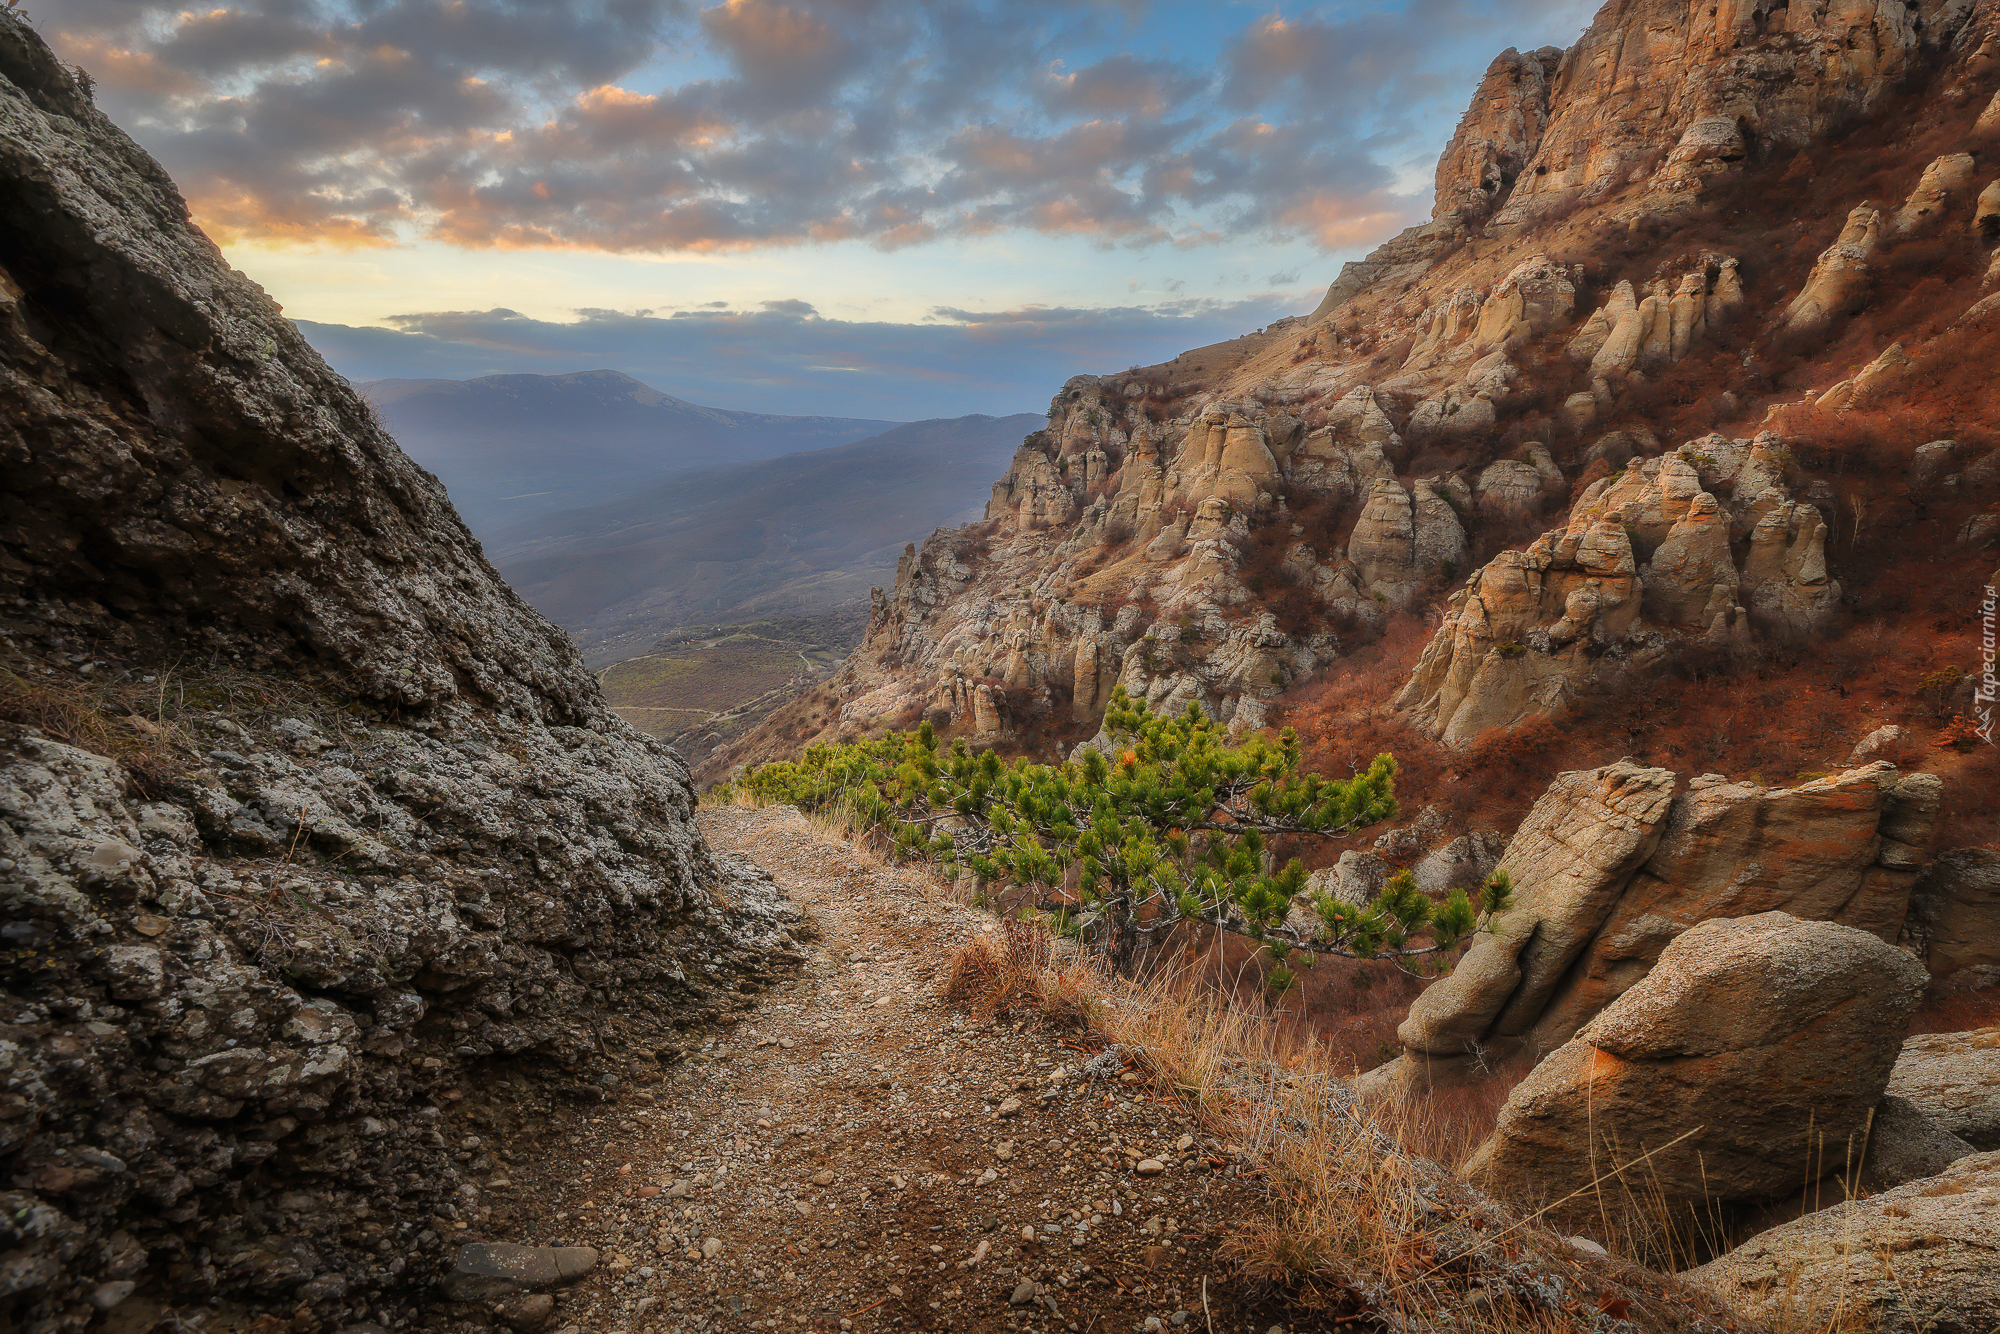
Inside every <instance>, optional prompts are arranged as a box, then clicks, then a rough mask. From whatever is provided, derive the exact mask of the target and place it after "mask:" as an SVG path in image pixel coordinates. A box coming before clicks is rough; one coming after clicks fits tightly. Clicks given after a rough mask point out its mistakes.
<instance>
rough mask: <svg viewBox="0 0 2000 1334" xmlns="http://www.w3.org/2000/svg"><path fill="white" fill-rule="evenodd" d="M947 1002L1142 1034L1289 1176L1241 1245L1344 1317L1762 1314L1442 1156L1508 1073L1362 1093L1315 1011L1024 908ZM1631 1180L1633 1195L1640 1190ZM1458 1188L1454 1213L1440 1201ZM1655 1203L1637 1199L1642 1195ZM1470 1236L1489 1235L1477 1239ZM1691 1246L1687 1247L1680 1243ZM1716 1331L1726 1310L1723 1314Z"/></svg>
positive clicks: (977, 942) (1558, 1319) (1332, 1318)
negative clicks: (1630, 1255) (1118, 952)
mask: <svg viewBox="0 0 2000 1334" xmlns="http://www.w3.org/2000/svg"><path fill="white" fill-rule="evenodd" d="M945 997H946V999H947V1000H949V1001H951V1002H953V1003H955V1004H959V1005H962V1006H965V1007H966V1008H968V1009H970V1010H973V1011H975V1012H976V1013H979V1014H981V1015H984V1016H993V1015H1008V1016H1012V1017H1035V1018H1038V1019H1039V1020H1041V1021H1042V1022H1045V1023H1048V1024H1050V1025H1052V1026H1055V1027H1057V1028H1060V1029H1062V1030H1064V1031H1068V1032H1072V1033H1075V1034H1078V1035H1080V1036H1081V1037H1083V1038H1084V1039H1085V1040H1086V1041H1087V1042H1088V1043H1090V1044H1092V1045H1108V1044H1114V1043H1115V1044H1118V1045H1119V1046H1121V1047H1123V1048H1124V1050H1125V1054H1126V1057H1127V1059H1128V1060H1130V1061H1132V1062H1133V1063H1134V1064H1135V1066H1136V1068H1137V1070H1138V1071H1139V1072H1140V1073H1141V1074H1142V1076H1143V1077H1145V1078H1147V1079H1148V1080H1150V1082H1151V1083H1152V1084H1153V1085H1154V1087H1155V1088H1157V1089H1159V1090H1162V1091H1164V1092H1166V1093H1167V1094H1168V1095H1170V1096H1172V1097H1174V1098H1176V1099H1178V1100H1179V1101H1180V1102H1181V1103H1183V1104H1184V1105H1185V1106H1186V1107H1187V1108H1188V1109H1189V1110H1190V1111H1191V1112H1192V1113H1194V1114H1195V1115H1197V1116H1199V1117H1201V1118H1202V1119H1203V1120H1204V1121H1205V1122H1206V1123H1207V1125H1208V1126H1209V1127H1210V1129H1211V1130H1212V1131H1213V1132H1214V1133H1215V1134H1216V1135H1217V1136H1218V1137H1220V1138H1222V1139H1224V1140H1225V1141H1227V1142H1229V1143H1230V1144H1232V1145H1235V1146H1240V1147H1241V1148H1242V1149H1244V1150H1245V1151H1247V1152H1248V1153H1249V1154H1250V1155H1251V1156H1252V1157H1253V1158H1254V1159H1255V1160H1256V1161H1257V1162H1258V1163H1259V1165H1260V1166H1261V1168H1262V1169H1263V1170H1264V1171H1265V1172H1267V1173H1268V1174H1269V1178H1270V1193H1269V1197H1268V1199H1269V1205H1268V1209H1267V1210H1265V1211H1262V1212H1258V1213H1253V1214H1250V1215H1248V1216H1246V1217H1242V1218H1239V1219H1236V1220H1234V1227H1233V1235H1232V1236H1231V1237H1230V1239H1229V1241H1228V1242H1227V1243H1226V1244H1225V1247H1224V1255H1225V1256H1226V1258H1228V1259H1231V1260H1234V1261H1235V1262H1236V1263H1238V1264H1240V1265H1241V1266H1242V1267H1243V1269H1244V1271H1245V1272H1246V1273H1248V1274H1250V1275H1252V1276H1257V1277H1262V1278H1265V1279H1267V1280H1269V1281H1271V1282H1273V1283H1276V1284H1278V1285H1280V1286H1281V1287H1282V1288H1283V1289H1284V1290H1285V1292H1286V1295H1287V1296H1288V1298H1289V1299H1290V1300H1291V1301H1293V1302H1295V1303H1298V1304H1300V1305H1303V1306H1305V1307H1306V1308H1307V1309H1308V1310H1312V1311H1317V1312H1319V1313H1320V1315H1321V1318H1322V1319H1323V1320H1324V1321H1325V1322H1326V1323H1327V1326H1328V1327H1332V1326H1335V1325H1341V1324H1345V1323H1348V1322H1349V1321H1351V1320H1356V1319H1370V1318H1372V1319H1381V1318H1382V1317H1385V1316H1393V1317H1397V1318H1401V1319H1421V1320H1424V1321H1440V1320H1448V1321H1449V1322H1450V1323H1451V1325H1452V1327H1453V1328H1458V1329H1463V1330H1467V1331H1474V1332H1487V1331H1491V1332H1492V1334H1502V1332H1505V1334H1515V1332H1516V1331H1521V1332H1525V1331H1529V1330H1535V1331H1557V1330H1570V1329H1578V1330H1581V1329H1589V1328H1593V1327H1594V1325H1595V1322H1596V1321H1597V1320H1598V1319H1599V1317H1601V1315H1602V1314H1604V1313H1606V1312H1610V1313H1615V1314H1616V1315H1618V1316H1621V1317H1624V1318H1626V1319H1629V1320H1631V1321H1633V1322H1634V1323H1636V1324H1638V1325H1639V1327H1641V1328H1643V1329H1647V1330H1660V1331H1667V1330H1685V1329H1692V1328H1697V1327H1701V1325H1702V1323H1703V1322H1705V1321H1706V1322H1716V1323H1727V1324H1728V1326H1729V1327H1730V1328H1732V1329H1744V1328H1753V1327H1755V1326H1752V1325H1751V1324H1750V1322H1747V1321H1744V1320H1742V1319H1741V1318H1740V1317H1734V1316H1733V1315H1732V1313H1730V1312H1727V1311H1725V1310H1723V1309H1721V1308H1719V1307H1718V1306H1717V1305H1716V1303H1715V1302H1714V1299H1713V1298H1711V1297H1709V1296H1708V1295H1707V1294H1706V1293H1704V1292H1701V1291H1698V1290H1695V1289H1692V1288H1689V1287H1686V1286H1684V1285H1682V1284H1681V1283H1679V1282H1678V1281H1677V1280H1675V1279H1673V1278H1672V1277H1670V1276H1669V1275H1667V1274H1664V1273H1660V1272H1657V1271H1654V1270H1651V1269H1647V1268H1644V1267H1641V1266H1640V1265H1638V1264H1635V1263H1632V1262H1631V1261H1628V1260H1626V1259H1623V1258H1620V1257H1619V1255H1618V1254H1617V1253H1616V1252H1614V1254H1613V1256H1612V1258H1610V1259H1609V1260H1588V1259H1586V1258H1585V1257H1582V1256H1581V1255H1580V1254H1579V1253H1578V1252H1576V1251H1575V1250H1574V1249H1573V1248H1572V1247H1570V1246H1568V1245H1567V1244H1566V1243H1565V1242H1563V1241H1562V1240H1561V1239H1559V1238H1558V1237H1557V1236H1556V1235H1555V1234H1554V1233H1552V1232H1550V1231H1548V1230H1547V1229H1546V1228H1545V1227H1543V1226H1541V1225H1540V1224H1539V1222H1538V1219H1539V1217H1540V1215H1531V1216H1528V1217H1526V1218H1521V1217H1517V1216H1509V1215H1506V1214H1504V1213H1502V1212H1500V1211H1499V1210H1497V1209H1495V1208H1494V1207H1493V1206H1492V1205H1491V1204H1490V1203H1488V1202H1486V1201H1484V1200H1483V1199H1482V1198H1481V1197H1479V1196H1477V1195H1476V1194H1474V1193H1473V1192H1471V1191H1469V1190H1468V1189H1466V1188H1465V1187H1464V1186H1463V1184H1462V1183H1459V1182H1457V1181H1456V1180H1455V1179H1454V1178H1453V1177H1452V1176H1451V1174H1450V1173H1449V1172H1448V1171H1445V1170H1443V1169H1441V1168H1440V1167H1438V1166H1435V1165H1434V1164H1438V1163H1444V1164H1450V1163H1452V1162H1454V1161H1462V1158H1463V1155H1464V1154H1465V1153H1466V1152H1467V1151H1468V1150H1469V1149H1470V1148H1471V1147H1472V1146H1473V1145H1474V1144H1476V1143H1477V1140H1478V1138H1480V1136H1481V1134H1482V1133H1483V1132H1481V1131H1480V1130H1479V1126H1481V1125H1483V1124H1490V1114H1489V1113H1488V1112H1487V1110H1486V1106H1485V1104H1486V1103H1488V1102H1491V1101H1492V1100H1493V1099H1494V1098H1496V1097H1499V1096H1504V1087H1505V1086H1504V1084H1503V1083H1500V1082H1498V1081H1496V1082H1495V1083H1494V1084H1493V1085H1492V1086H1490V1087H1488V1088H1485V1089H1482V1090H1478V1091H1475V1092H1471V1093H1466V1094H1463V1095H1461V1096H1459V1097H1458V1098H1457V1099H1453V1098H1436V1097H1434V1098H1424V1099H1417V1100H1411V1101H1407V1102H1403V1103H1399V1104H1394V1105H1386V1106H1373V1107H1370V1106H1366V1105H1358V1104H1355V1103H1353V1102H1352V1101H1351V1100H1350V1099H1348V1098H1347V1097H1345V1096H1344V1095H1342V1094H1341V1093H1340V1092H1339V1089H1340V1087H1341V1085H1342V1084H1343V1081H1344V1078H1345V1076H1346V1074H1347V1073H1348V1072H1347V1071H1346V1070H1345V1069H1343V1067H1342V1064H1341V1062H1340V1060H1339V1057H1338V1055H1337V1054H1336V1053H1335V1052H1333V1051H1332V1050H1330V1048H1329V1047H1328V1045H1327V1044H1326V1043H1324V1042H1323V1041H1322V1040H1321V1039H1320V1038H1319V1037H1318V1036H1317V1035H1315V1034H1313V1033H1311V1032H1309V1031H1306V1030H1305V1029H1304V1028H1302V1027H1301V1026H1299V1025H1296V1024H1286V1023H1282V1022H1273V1021H1272V1017H1271V1016H1270V1014H1269V1013H1268V1012H1267V1011H1266V1010H1265V1009H1263V1008H1262V1007H1261V1006H1259V1005H1254V1004H1253V1005H1249V1006H1246V1005H1243V1004H1239V1003H1237V1002H1235V1001H1234V1000H1232V999H1231V998H1229V997H1227V996H1224V995H1219V994H1218V993H1217V991H1216V989H1215V988H1214V987H1212V986H1210V985H1207V984H1206V983H1205V982H1203V981H1202V980H1201V979H1199V978H1198V977H1195V976H1193V975H1191V974H1190V973H1188V972H1187V971H1184V970H1177V969H1164V970H1161V971H1160V972H1158V973H1157V974H1155V975H1154V976H1152V977H1151V978H1148V979H1145V980H1142V981H1129V980H1123V979H1119V978H1116V977H1113V976H1111V975H1109V974H1108V973H1107V972H1105V971H1104V970H1103V969H1102V968H1101V967H1099V966H1098V965H1097V964H1096V963H1095V962H1094V961H1093V960H1092V959H1091V958H1090V957H1089V956H1087V955H1084V954H1082V953H1079V952H1076V951H1074V950H1071V949H1069V948H1068V947H1067V946H1066V945H1065V943H1064V942H1061V941H1058V940H1055V939H1054V938H1052V937H1050V936H1049V935H1048V933H1047V932H1046V931H1044V930H1043V929H1042V928H1040V927H1039V926H1035V925H1031V924H1026V923H1020V922H1008V923H1004V924H1002V926H1001V928H1000V930H998V931H996V932H989V933H983V934H982V935H980V936H977V937H975V938H974V939H973V940H971V941H970V942H969V943H967V944H966V945H965V946H963V947H962V948H961V949H960V950H959V951H958V952H957V954H956V955H955V956H954V957H953V959H952V963H951V967H950V972H949V976H948V979H947V981H946V983H945ZM1642 1168H1643V1164H1641V1165H1639V1169H1638V1170H1634V1171H1633V1172H1631V1173H1630V1174H1628V1175H1629V1178H1630V1180H1632V1181H1633V1182H1634V1183H1635V1188H1636V1189H1635V1190H1634V1191H1632V1192H1620V1189H1619V1187H1618V1185H1617V1183H1616V1182H1615V1181H1614V1180H1613V1179H1612V1178H1610V1177H1609V1176H1607V1178H1606V1179H1605V1180H1604V1181H1602V1182H1600V1183H1599V1189H1602V1190H1607V1191H1610V1192H1612V1194H1611V1195H1608V1196H1607V1201H1608V1202H1607V1204H1606V1208H1605V1212H1606V1214H1607V1215H1609V1213H1610V1212H1611V1210H1612V1209H1613V1208H1618V1209H1621V1210H1623V1211H1625V1213H1626V1215H1628V1216H1627V1217H1626V1218H1625V1219H1624V1220H1623V1221H1622V1222H1621V1224H1620V1225H1619V1226H1618V1227H1616V1228H1612V1229H1610V1231H1611V1232H1612V1233H1613V1234H1615V1235H1614V1239H1615V1240H1619V1241H1624V1242H1628V1243H1631V1244H1633V1245H1635V1246H1645V1247H1646V1248H1648V1249H1650V1250H1654V1251H1658V1250H1660V1249H1661V1243H1662V1239H1663V1234H1662V1232H1661V1229H1660V1228H1659V1226H1658V1225H1657V1222H1656V1215H1654V1214H1652V1213H1649V1212H1648V1206H1647V1204H1646V1201H1645V1199H1644V1186H1643V1181H1644V1176H1643V1170H1642ZM1627 1194H1629V1195H1630V1196H1631V1198H1626V1195H1627ZM1425 1196H1428V1197H1429V1198H1430V1199H1431V1200H1433V1201H1437V1200H1439V1199H1443V1200H1445V1201H1448V1203H1447V1204H1446V1206H1445V1208H1444V1209H1443V1210H1442V1211H1440V1210H1438V1209H1436V1208H1434V1207H1433V1208H1425V1207H1423V1206H1422V1204H1421V1203H1420V1201H1421V1200H1422V1199H1423V1198H1424V1197H1425ZM1635 1206H1637V1207H1636V1208H1635ZM1468 1239H1469V1245H1468ZM1671 1248H1672V1244H1671V1243H1670V1244H1669V1245H1668V1247H1667V1249H1668V1250H1671ZM1498 1272H1504V1273H1506V1274H1508V1275H1511V1276H1513V1277H1514V1278H1516V1279H1518V1278H1521V1277H1525V1276H1531V1275H1542V1276H1547V1275H1551V1274H1557V1275H1560V1276H1561V1277H1562V1278H1563V1279H1564V1280H1565V1282H1566V1283H1568V1284H1569V1285H1571V1286H1570V1288H1569V1291H1572V1292H1575V1293H1578V1294H1581V1299H1580V1300H1577V1301H1574V1302H1571V1303H1566V1304H1564V1305H1563V1306H1562V1307H1560V1308H1558V1309H1547V1308H1543V1309H1534V1308H1531V1307H1528V1306H1526V1305H1524V1304H1519V1303H1517V1302H1515V1301H1512V1300H1509V1299H1507V1298H1506V1297H1505V1296H1501V1297H1500V1299H1499V1300H1497V1301H1493V1300H1482V1301H1475V1300H1473V1294H1474V1292H1475V1291H1484V1292H1486V1293H1488V1294H1495V1293H1504V1292H1505V1291H1506V1289H1505V1288H1504V1287H1501V1288H1494V1287H1492V1286H1488V1283H1489V1280H1488V1278H1487V1277H1486V1276H1487V1275H1490V1274H1493V1273H1498ZM1859 1314H1860V1313H1857V1312H1851V1311H1840V1310H1831V1311H1828V1310H1805V1309H1801V1310H1799V1311H1797V1312H1792V1313H1788V1314H1787V1318H1786V1319H1784V1320H1782V1321H1781V1322H1780V1323H1778V1324H1777V1325H1776V1326H1774V1327H1773V1334H1843V1332H1844V1331H1850V1330H1858V1329H1859V1327H1860V1323H1859V1319H1858V1316H1859ZM1707 1327H1708V1328H1714V1327H1715V1325H1714V1324H1708V1325H1707Z"/></svg>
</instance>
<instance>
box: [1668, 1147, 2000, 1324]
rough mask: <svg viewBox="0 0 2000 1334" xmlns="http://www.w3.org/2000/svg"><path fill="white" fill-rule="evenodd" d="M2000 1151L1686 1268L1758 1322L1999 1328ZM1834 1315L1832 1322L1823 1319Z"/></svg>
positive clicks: (1816, 1215)
mask: <svg viewBox="0 0 2000 1334" xmlns="http://www.w3.org/2000/svg"><path fill="white" fill-rule="evenodd" d="M1996 1256H2000V1153H1981V1154H1977V1155H1975V1156H1973V1157H1970V1158H1961V1159H1959V1160H1958V1161H1957V1162H1955V1163H1953V1164H1952V1165H1951V1166H1950V1167H1949V1168H1948V1169H1946V1170H1945V1171H1944V1172H1943V1173H1941V1174H1940V1175H1938V1176H1934V1177H1927V1178H1925V1179H1923V1180H1920V1181H1912V1182H1910V1183H1908V1184H1907V1185H1903V1186H1899V1187H1897V1188H1896V1189H1894V1190H1891V1191H1887V1192H1885V1193H1883V1194H1880V1195H1876V1196H1872V1197H1871V1198H1869V1199H1865V1200H1858V1201H1851V1202H1848V1203H1845V1204H1840V1205H1836V1206H1834V1207H1833V1208H1830V1209H1822V1210H1820V1211H1818V1212H1817V1213H1811V1214H1807V1215H1806V1216H1805V1217H1803V1218H1800V1219H1797V1220H1796V1221H1794V1222H1790V1223H1787V1224H1785V1225H1784V1226H1782V1227H1776V1228H1772V1229H1771V1230H1770V1231H1768V1232H1760V1233H1758V1234H1757V1235H1756V1236H1754V1237H1752V1238H1750V1240H1748V1241H1746V1242H1744V1243H1743V1244H1742V1245H1741V1246H1739V1247H1737V1248H1736V1249H1735V1250H1733V1251H1731V1252H1729V1253H1728V1254H1727V1255H1724V1256H1722V1257H1721V1258H1720V1259H1716V1260H1711V1261H1710V1262H1709V1263H1707V1264H1705V1265H1702V1266H1701V1267H1700V1268H1698V1269H1693V1270H1690V1271H1688V1272H1687V1273H1686V1274H1684V1275H1683V1276H1682V1277H1684V1278H1685V1279H1687V1280H1688V1281H1690V1282H1691V1283H1693V1284H1695V1285H1697V1286H1700V1287H1703V1288H1706V1289H1707V1290H1708V1291H1710V1292H1712V1293H1714V1294H1715V1295H1716V1296H1717V1297H1720V1298H1721V1299H1722V1300H1724V1301H1725V1302H1727V1303H1728V1304H1729V1305H1730V1306H1732V1307H1734V1308H1735V1309H1736V1310H1737V1311H1738V1312H1739V1313H1740V1314H1741V1315H1742V1316H1744V1317H1746V1318H1748V1319H1751V1320H1777V1319H1779V1318H1781V1317H1785V1316H1788V1315H1790V1316H1801V1315H1810V1316H1814V1317H1817V1318H1818V1319H1817V1320H1816V1321H1815V1323H1814V1325H1813V1326H1812V1327H1814V1328H1828V1327H1831V1326H1832V1319H1831V1318H1832V1317H1835V1316H1840V1315H1844V1316H1846V1317H1847V1318H1848V1319H1849V1320H1851V1321H1853V1322H1854V1324H1853V1325H1851V1326H1840V1327H1862V1328H1867V1329H1870V1330H1877V1331H1880V1334H1991V1332H1992V1331H1993V1330H1994V1329H1995V1328H2000V1263H1995V1257H1996ZM1820 1321H1824V1323H1820Z"/></svg>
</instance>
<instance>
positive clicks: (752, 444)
mask: <svg viewBox="0 0 2000 1334" xmlns="http://www.w3.org/2000/svg"><path fill="white" fill-rule="evenodd" d="M359 388H360V390H361V392H362V395H363V396H364V397H365V398H367V399H368V401H369V402H370V403H372V404H374V406H375V409H376V411H377V412H379V413H380V414H381V416H382V420H383V422H384V424H385V425H387V426H388V427H389V429H390V430H391V431H393V432H394V433H395V436H396V438H397V440H398V441H400V442H401V443H402V446H403V448H404V449H405V450H407V451H408V452H409V454H410V457H411V458H413V459H415V460H416V461H417V462H419V463H421V464H423V465H424V467H426V468H428V469H430V470H431V471H432V472H434V473H436V474H437V475H438V477H439V478H440V479H442V480H443V482H444V484H445V486H446V488H447V489H448V490H449V491H450V492H451V496H452V500H453V502H454V503H455V504H456V505H457V507H458V510H459V512H460V513H461V514H463V515H464V516H465V520H466V522H467V523H468V524H470V525H471V527H472V530H473V531H474V532H476V533H478V534H480V535H481V536H482V537H484V536H486V535H488V534H489V533H491V532H492V531H493V530H495V529H498V528H500V527H501V526H503V525H506V524H509V523H516V522H519V521H521V520H523V519H526V518H529V517H531V516H533V515H537V514H548V513H552V512H554V511H556V510H562V509H569V508H572V507H575V506H578V505H589V504H594V503H596V502H599V501H604V500H609V499H611V498H612V497H614V496H620V495H625V494H628V493H629V492H630V491H631V489H632V488H634V487H643V486H647V485H650V484H652V483H654V482H656V481H658V480H659V479H660V478H662V477H664V476H666V475H668V474H671V473H675V472H679V471H682V470H685V469H688V468H714V467H718V466H726V465H729V464H735V463H747V462H750V461H751V460H753V459H767V458H775V457H777V456H779V455H781V454H796V453H799V452H801V451H804V450H810V449H822V448H825V447H826V446H828V445H836V444H844V443H846V442H848V441H851V440H858V439H861V438H862V437H863V436H868V435H873V434H875V433H877V432H880V431H882V430H884V429H885V428H888V427H891V426H894V425H896V423H894V422H884V421H869V420H863V419H858V418H847V417H780V416H774V415H771V414H769V413H762V412H733V411H729V410H726V409H723V408H705V407H702V406H700V405H699V404H695V403H689V402H686V401H685V400H683V399H678V398H675V397H674V396H673V395H671V394H663V393H661V392H660V391H659V390H657V389H653V388H651V387H649V386H647V385H645V384H642V383H640V382H639V381H637V380H635V379H633V378H632V377H631V376H629V375H621V374H619V373H618V372H617V371H608V370H599V371H578V372H575V373H573V374H569V375H489V376H486V377H484V378H482V379H477V380H371V381H369V382H367V383H365V384H363V385H360V386H359Z"/></svg>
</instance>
